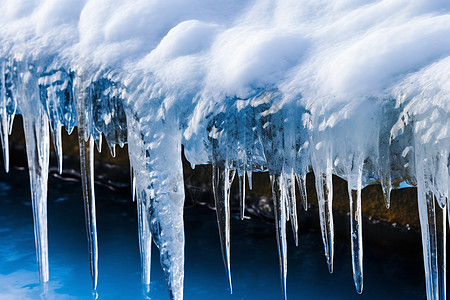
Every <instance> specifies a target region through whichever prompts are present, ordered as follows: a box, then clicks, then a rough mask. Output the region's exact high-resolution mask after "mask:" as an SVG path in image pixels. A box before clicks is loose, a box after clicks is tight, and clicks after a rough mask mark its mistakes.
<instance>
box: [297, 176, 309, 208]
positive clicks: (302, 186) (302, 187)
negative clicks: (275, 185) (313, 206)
mask: <svg viewBox="0 0 450 300" xmlns="http://www.w3.org/2000/svg"><path fill="white" fill-rule="evenodd" d="M295 177H296V178H297V185H298V190H299V191H300V198H301V199H302V204H303V209H304V210H305V211H307V210H308V194H307V192H306V174H295Z"/></svg>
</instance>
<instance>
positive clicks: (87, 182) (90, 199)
mask: <svg viewBox="0 0 450 300" xmlns="http://www.w3.org/2000/svg"><path fill="white" fill-rule="evenodd" d="M75 87H76V97H77V99H76V100H77V103H76V104H77V118H78V143H79V147H80V171H81V185H82V188H83V200H84V216H85V222H86V232H87V238H88V247H89V266H90V272H91V278H92V289H93V290H96V289H97V280H98V242H97V218H96V213H95V190H94V139H93V137H92V135H90V132H89V130H88V126H89V125H88V124H89V121H90V117H91V116H90V114H89V111H86V110H85V107H86V106H85V103H86V102H85V101H86V97H88V95H87V94H86V89H85V88H84V87H83V82H82V81H81V78H77V80H76V86H75Z"/></svg>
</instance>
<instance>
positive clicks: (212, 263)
mask: <svg viewBox="0 0 450 300" xmlns="http://www.w3.org/2000/svg"><path fill="white" fill-rule="evenodd" d="M96 195H97V216H98V236H99V270H100V275H99V282H98V293H99V299H143V296H142V292H141V285H140V262H139V250H138V241H137V225H136V224H137V222H136V213H135V209H136V207H135V204H133V203H131V202H130V200H129V199H130V197H128V194H126V193H124V192H123V191H115V190H112V189H110V188H107V187H104V186H97V187H96ZM48 216H49V219H48V222H49V223H48V227H49V260H50V282H49V283H48V286H47V287H46V290H45V291H44V290H43V289H42V288H41V286H40V284H39V281H38V274H37V266H36V259H35V252H34V237H33V227H32V215H31V205H30V196H29V187H28V173H27V172H26V171H24V170H12V171H11V174H4V172H2V173H1V174H0V299H8V300H9V299H92V294H91V290H90V286H91V279H90V275H89V262H88V253H87V243H86V234H85V228H84V216H83V204H82V199H81V189H80V183H79V182H77V181H62V180H59V179H56V178H53V177H52V176H50V179H49V207H48ZM185 222H186V229H185V231H186V277H185V292H184V296H185V299H189V300H190V299H192V300H193V299H196V300H198V299H229V300H231V299H282V296H281V288H280V279H279V270H278V258H277V250H276V241H275V234H274V230H273V224H266V223H263V222H261V221H258V220H245V221H240V220H237V219H233V220H232V224H231V225H232V235H231V238H232V245H231V251H232V253H231V262H232V275H233V283H234V293H233V295H230V294H229V292H228V286H227V279H226V275H225V271H224V267H223V263H222V258H221V253H220V248H219V241H218V233H217V227H216V224H215V212H214V211H212V210H210V209H208V208H206V207H202V206H197V207H194V208H187V209H186V211H185ZM289 243H290V245H289V249H288V255H289V268H288V284H287V286H288V297H289V299H361V300H363V299H364V300H365V299H383V300H387V299H425V287H424V274H423V266H422V261H421V257H420V252H418V251H417V250H414V251H411V253H403V254H402V253H400V252H395V251H393V252H389V251H388V249H386V248H381V247H376V246H372V245H370V246H369V245H366V247H365V252H364V268H365V269H364V273H365V278H364V292H363V294H362V295H358V294H357V293H356V292H355V290H354V286H353V281H352V273H351V265H350V252H349V250H350V249H349V245H348V244H349V241H347V240H340V239H337V240H336V253H335V272H334V274H332V275H330V274H329V273H328V271H327V266H326V262H325V258H324V255H323V248H322V241H321V237H320V233H319V232H317V231H314V230H306V229H305V230H303V231H301V232H300V244H301V245H300V247H298V248H296V247H295V246H294V243H293V241H292V239H291V238H290V240H289ZM153 250H154V251H153V254H154V255H153V262H152V263H153V268H152V284H151V299H168V296H167V293H166V288H165V284H164V278H163V274H162V271H161V270H160V267H159V261H158V260H159V258H158V255H157V252H156V249H153Z"/></svg>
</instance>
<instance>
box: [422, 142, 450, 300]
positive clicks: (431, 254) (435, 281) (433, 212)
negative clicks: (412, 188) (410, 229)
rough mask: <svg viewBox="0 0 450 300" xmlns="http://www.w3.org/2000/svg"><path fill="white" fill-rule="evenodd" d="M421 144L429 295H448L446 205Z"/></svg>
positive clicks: (438, 297) (434, 298) (435, 297)
mask: <svg viewBox="0 0 450 300" xmlns="http://www.w3.org/2000/svg"><path fill="white" fill-rule="evenodd" d="M420 146H421V145H417V144H416V147H415V160H416V179H417V196H418V200H417V203H418V206H419V219H420V225H421V233H422V247H423V260H424V267H425V281H426V289H427V299H429V300H442V299H446V285H447V283H446V238H447V236H446V232H447V224H446V222H447V216H446V209H445V207H444V209H440V207H439V206H437V205H436V201H435V196H434V193H433V190H434V188H433V176H432V173H431V170H430V168H429V164H430V161H429V158H426V157H425V155H424V153H423V152H422V151H424V149H420V148H421V147H420Z"/></svg>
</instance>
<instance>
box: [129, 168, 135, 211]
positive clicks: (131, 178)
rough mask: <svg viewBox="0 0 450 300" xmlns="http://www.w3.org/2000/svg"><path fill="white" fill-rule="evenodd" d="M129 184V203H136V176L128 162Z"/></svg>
mask: <svg viewBox="0 0 450 300" xmlns="http://www.w3.org/2000/svg"><path fill="white" fill-rule="evenodd" d="M130 183H131V201H133V202H135V201H136V176H135V175H134V170H133V166H132V165H131V162H130Z"/></svg>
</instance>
